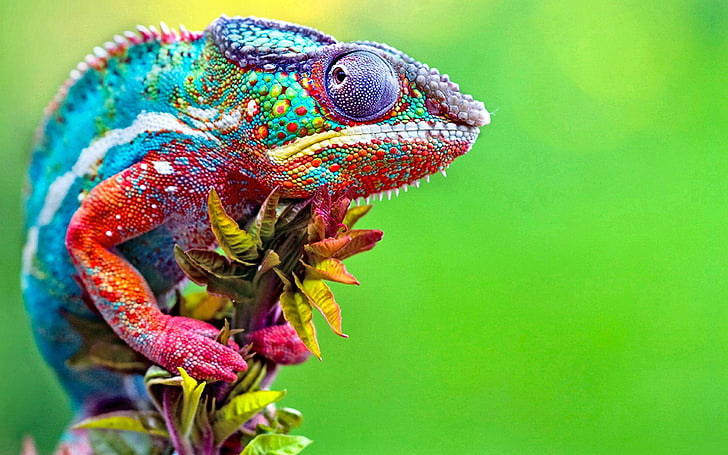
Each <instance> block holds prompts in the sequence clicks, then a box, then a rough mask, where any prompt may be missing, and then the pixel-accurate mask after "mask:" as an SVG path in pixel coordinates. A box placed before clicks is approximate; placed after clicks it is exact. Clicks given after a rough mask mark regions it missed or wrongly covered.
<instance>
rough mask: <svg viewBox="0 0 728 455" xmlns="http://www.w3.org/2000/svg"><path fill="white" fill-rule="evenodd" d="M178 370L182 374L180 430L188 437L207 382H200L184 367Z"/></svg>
mask: <svg viewBox="0 0 728 455" xmlns="http://www.w3.org/2000/svg"><path fill="white" fill-rule="evenodd" d="M177 370H178V371H179V374H180V376H182V412H181V413H180V416H181V419H182V421H181V422H180V424H181V425H180V430H182V431H181V433H182V437H183V438H188V437H189V435H190V432H191V431H192V422H194V420H195V415H196V414H197V408H198V406H199V405H200V397H201V396H202V391H203V390H204V389H205V384H206V382H204V381H203V382H201V383H198V382H197V381H196V380H194V379H193V378H192V377H191V376H190V375H189V374H187V372H186V371H185V370H184V368H182V367H178V368H177Z"/></svg>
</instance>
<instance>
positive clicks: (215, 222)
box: [207, 189, 258, 262]
mask: <svg viewBox="0 0 728 455" xmlns="http://www.w3.org/2000/svg"><path fill="white" fill-rule="evenodd" d="M207 204H208V211H209V215H210V224H211V225H212V232H213V233H214V234H215V238H216V239H217V243H218V245H220V248H222V250H223V251H224V252H225V254H227V255H228V257H230V258H231V259H234V260H236V261H241V262H244V261H245V260H246V259H255V258H257V257H258V250H257V245H256V242H255V239H254V238H253V237H252V236H251V235H250V234H248V233H247V232H245V231H244V230H242V229H240V227H239V226H238V223H236V222H235V220H234V219H232V218H231V217H230V216H229V215H228V214H227V213H226V212H225V208H224V207H223V206H222V201H221V200H220V197H219V196H218V195H217V192H216V191H215V190H214V189H213V190H212V191H210V196H209V197H208V200H207Z"/></svg>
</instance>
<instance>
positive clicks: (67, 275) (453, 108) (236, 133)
mask: <svg viewBox="0 0 728 455" xmlns="http://www.w3.org/2000/svg"><path fill="white" fill-rule="evenodd" d="M489 121H490V116H489V114H488V111H487V110H486V109H485V106H484V105H483V103H481V102H479V101H475V100H473V98H472V97H471V96H469V95H463V94H461V93H460V92H459V89H458V86H457V85H456V84H454V83H453V82H451V81H450V80H449V78H448V76H447V75H444V74H440V73H439V72H438V71H437V70H435V69H432V68H429V67H428V66H427V65H424V64H421V63H419V62H417V61H415V60H413V59H411V58H410V57H408V56H406V55H405V54H403V53H401V52H400V51H398V50H396V49H393V48H391V47H389V46H387V45H384V44H378V43H372V42H353V43H340V42H337V41H336V40H335V39H334V38H332V37H330V36H328V35H325V34H323V33H321V32H319V31H317V30H314V29H311V28H307V27H303V26H299V25H294V24H290V23H285V22H278V21H273V20H265V19H257V18H239V17H237V18H228V17H225V16H223V17H221V18H219V19H217V20H216V21H214V22H213V23H212V24H211V25H210V26H209V27H208V28H207V29H206V30H205V31H204V32H190V31H187V30H185V29H184V28H181V29H180V31H179V32H177V31H173V30H170V29H168V28H167V27H166V26H164V25H162V26H161V29H160V30H157V29H155V28H151V29H147V28H144V27H140V28H139V33H126V34H124V35H123V36H117V37H116V38H115V39H114V41H113V42H110V43H107V44H106V46H105V47H103V48H101V47H99V48H96V50H95V52H94V54H93V55H90V56H89V57H87V58H86V60H85V61H84V62H82V63H81V64H80V65H79V66H78V68H77V69H76V70H74V71H72V73H71V76H70V78H69V80H68V81H67V82H66V83H65V84H64V85H63V86H62V88H61V90H60V92H59V93H58V95H57V96H56V98H55V99H54V100H53V102H52V103H51V104H50V106H49V107H48V109H47V110H46V113H45V117H44V120H43V123H42V125H41V127H40V129H39V131H38V134H37V137H36V142H35V146H34V150H33V157H32V163H31V165H30V171H29V185H28V186H29V194H28V197H27V219H26V227H27V243H26V246H25V249H24V257H23V288H24V298H25V302H26V306H27V309H28V312H29V313H30V316H31V321H32V326H33V329H34V332H35V337H36V340H37V343H38V346H39V348H40V350H41V352H42V354H43V355H44V357H45V358H46V360H47V361H48V363H49V364H50V365H51V366H52V367H53V368H54V369H55V371H56V373H57V375H58V376H59V378H60V381H61V383H62V384H63V386H64V387H65V389H66V390H67V392H68V393H69V395H70V397H71V400H72V403H73V405H74V407H75V408H76V410H77V411H78V412H79V414H81V415H83V414H87V413H91V412H93V411H92V410H93V409H97V408H98V407H99V406H101V405H100V404H101V403H104V402H110V401H113V400H118V399H123V398H124V397H127V396H129V395H131V394H132V391H131V389H133V387H131V386H130V385H129V379H128V378H127V377H125V376H123V375H120V374H118V373H114V372H111V371H107V370H104V369H101V368H95V367H90V368H84V369H76V368H73V367H70V366H68V365H67V362H66V361H67V360H68V359H69V358H70V357H71V356H73V355H74V353H75V352H76V351H77V350H78V349H79V346H80V337H79V335H78V334H77V333H75V332H74V330H73V329H72V327H71V326H70V325H69V322H68V320H67V317H66V315H67V314H72V315H75V316H77V317H81V318H87V319H95V318H98V315H97V314H96V312H94V311H92V310H91V309H90V308H89V307H88V305H87V304H86V303H84V299H87V300H89V299H90V301H92V302H93V305H94V306H95V307H96V309H97V310H98V313H100V314H101V316H102V317H103V319H104V320H105V321H106V322H107V323H108V324H109V325H110V326H111V328H113V330H114V331H115V332H116V334H118V336H119V337H120V338H121V339H123V340H124V341H125V342H126V343H127V344H128V345H129V346H130V347H132V348H133V349H134V350H136V351H138V352H140V353H141V354H143V355H144V356H146V357H147V358H149V359H150V360H151V361H153V362H154V363H157V364H159V365H161V366H163V367H164V368H167V369H168V370H171V371H175V369H176V368H177V367H179V366H181V367H184V368H185V369H186V370H187V371H188V372H189V373H190V375H192V376H193V377H196V378H198V379H207V380H225V381H232V380H235V378H236V372H237V371H243V370H245V368H246V363H245V361H244V360H243V358H242V357H241V355H240V354H239V353H238V346H237V345H234V343H233V342H231V344H230V345H229V346H224V345H222V344H220V343H218V342H216V341H215V340H214V337H215V335H216V334H217V332H218V329H216V328H214V327H212V326H210V325H208V324H206V323H204V322H201V321H197V320H193V319H187V318H183V317H179V316H170V315H168V314H166V313H165V311H164V308H165V303H166V302H167V300H168V299H169V296H170V294H171V291H173V290H174V289H176V287H178V286H179V285H180V283H181V282H182V281H184V280H183V274H182V272H181V270H180V269H179V267H178V266H177V264H176V263H175V260H174V256H173V246H174V245H175V244H179V245H180V246H182V247H183V248H193V247H197V248H201V247H202V248H204V247H209V246H211V245H212V244H214V237H213V236H212V233H211V231H210V226H209V222H208V218H207V197H208V194H209V192H210V190H211V189H212V188H214V189H215V190H216V191H217V193H218V194H219V195H220V197H221V199H222V201H223V203H224V205H225V207H226V210H228V211H229V213H230V214H231V215H233V216H234V217H235V218H237V219H240V220H245V219H246V217H249V216H250V214H251V213H253V211H254V210H255V209H257V207H258V206H259V205H260V204H261V202H262V201H263V199H264V198H265V197H266V196H267V195H268V194H269V192H270V191H271V190H272V189H273V188H275V187H279V188H280V189H281V190H282V191H283V194H284V196H285V197H289V198H303V197H307V196H309V195H311V194H312V192H313V191H315V190H316V189H317V188H319V187H321V186H323V185H326V186H327V187H328V188H329V190H330V191H331V192H332V193H341V192H344V191H349V192H350V193H349V194H351V195H352V196H353V197H366V196H370V195H374V194H378V193H382V192H388V191H393V190H398V189H399V188H401V187H402V186H404V185H408V184H414V183H417V182H418V180H419V179H421V178H423V177H425V176H428V175H430V174H432V173H435V172H437V171H441V170H444V169H445V168H446V167H447V166H448V165H449V164H450V163H451V162H452V161H453V160H454V159H455V158H457V157H458V156H460V155H463V154H464V153H466V152H467V151H468V150H469V149H470V147H471V145H472V144H473V142H474V141H475V139H476V138H477V136H478V133H479V129H478V127H480V126H483V125H486V124H488V123H489ZM160 308H161V309H160ZM132 382H133V381H132Z"/></svg>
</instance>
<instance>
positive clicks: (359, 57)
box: [326, 50, 400, 122]
mask: <svg viewBox="0 0 728 455" xmlns="http://www.w3.org/2000/svg"><path fill="white" fill-rule="evenodd" d="M326 94H327V95H328V97H329V99H330V100H331V103H332V104H333V106H334V108H335V109H336V112H337V113H339V114H341V115H343V116H344V117H347V118H349V119H351V120H355V121H359V122H364V121H367V120H371V119H374V118H377V117H379V116H381V115H382V114H384V113H385V112H386V111H388V110H389V109H390V108H391V107H392V106H393V105H394V103H395V101H397V98H398V97H399V95H400V90H399V84H398V83H397V78H396V76H395V74H394V69H393V68H392V65H391V64H389V62H387V61H385V60H383V59H382V58H381V57H379V56H378V55H377V54H375V53H373V52H369V51H365V50H359V51H353V52H347V53H344V54H342V55H339V56H337V57H336V58H335V59H333V60H332V61H331V63H330V64H329V69H328V70H327V71H326Z"/></svg>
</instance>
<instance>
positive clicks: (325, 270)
mask: <svg viewBox="0 0 728 455" xmlns="http://www.w3.org/2000/svg"><path fill="white" fill-rule="evenodd" d="M303 265H304V266H306V276H307V277H311V278H318V279H320V280H329V281H335V282H337V283H343V284H356V285H358V284H359V281H357V279H356V278H354V275H352V274H351V273H349V272H348V271H347V270H346V267H344V263H343V262H341V261H340V260H338V259H336V258H327V259H321V260H318V261H317V262H315V263H314V264H313V265H308V264H305V263H304V264H303Z"/></svg>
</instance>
